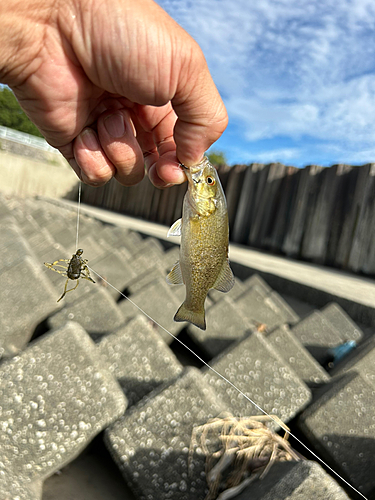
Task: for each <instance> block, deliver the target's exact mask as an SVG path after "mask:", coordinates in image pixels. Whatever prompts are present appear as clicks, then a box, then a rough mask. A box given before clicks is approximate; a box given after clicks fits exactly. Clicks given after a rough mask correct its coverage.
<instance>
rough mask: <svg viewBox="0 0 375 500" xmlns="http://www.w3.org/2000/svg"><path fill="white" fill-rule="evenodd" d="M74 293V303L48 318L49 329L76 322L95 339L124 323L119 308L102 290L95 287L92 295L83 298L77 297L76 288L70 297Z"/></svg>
mask: <svg viewBox="0 0 375 500" xmlns="http://www.w3.org/2000/svg"><path fill="white" fill-rule="evenodd" d="M92 286H95V285H94V284H92ZM77 291H78V293H77ZM74 293H75V294H76V301H74V302H72V303H71V304H66V305H65V307H64V308H63V309H61V310H60V311H59V312H57V313H56V314H54V315H53V316H51V317H49V318H48V326H49V327H50V328H51V329H52V328H59V327H61V326H63V325H64V324H65V323H66V322H67V321H76V322H77V323H79V324H80V325H81V326H82V327H83V328H84V329H85V330H86V331H87V332H88V333H89V334H90V335H91V336H93V337H97V336H99V335H105V334H106V333H109V332H112V331H113V330H116V329H117V328H119V326H121V325H122V324H123V323H124V321H125V319H124V316H123V315H122V314H121V311H120V309H119V307H118V306H117V305H116V303H115V301H114V300H113V298H112V297H111V296H110V295H109V294H108V292H107V291H106V290H105V289H104V288H99V287H97V288H96V289H95V291H93V292H92V293H90V294H87V295H83V296H80V295H79V288H77V290H74V292H71V294H70V295H73V294H74ZM70 299H72V297H70ZM83 299H85V300H83ZM63 300H65V299H63Z"/></svg>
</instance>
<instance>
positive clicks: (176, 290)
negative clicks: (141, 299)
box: [128, 262, 210, 306]
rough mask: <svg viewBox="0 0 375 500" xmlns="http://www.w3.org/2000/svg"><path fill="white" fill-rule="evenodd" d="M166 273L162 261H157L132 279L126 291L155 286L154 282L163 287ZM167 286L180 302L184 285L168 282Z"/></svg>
mask: <svg viewBox="0 0 375 500" xmlns="http://www.w3.org/2000/svg"><path fill="white" fill-rule="evenodd" d="M167 274H168V272H166V271H165V268H164V267H163V266H162V263H159V262H158V263H157V264H156V265H155V266H154V267H152V268H151V269H149V270H148V271H147V272H145V273H143V274H141V275H140V276H137V277H136V278H135V279H133V281H132V283H131V284H130V285H129V287H128V291H129V293H130V295H133V294H135V293H138V292H139V291H140V290H142V288H147V287H148V286H150V284H151V283H154V284H155V286H156V283H160V284H161V286H162V287H164V284H165V283H166V276H167ZM168 287H169V289H170V291H171V292H172V294H173V295H174V296H175V297H176V298H177V300H178V301H179V303H180V304H181V303H182V302H183V301H184V300H185V287H184V286H183V285H169V283H168ZM208 302H210V301H208ZM208 302H207V303H208ZM207 303H206V306H207Z"/></svg>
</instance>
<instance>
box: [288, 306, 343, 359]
mask: <svg viewBox="0 0 375 500" xmlns="http://www.w3.org/2000/svg"><path fill="white" fill-rule="evenodd" d="M292 333H293V335H295V336H296V338H297V339H298V340H299V341H300V342H301V344H303V345H304V346H305V347H306V349H307V350H308V351H309V352H310V354H311V355H312V356H313V357H314V358H315V359H316V360H317V361H318V362H319V363H320V364H321V365H324V364H325V362H326V359H327V350H328V349H329V348H330V347H335V346H337V345H339V344H341V343H342V341H343V338H342V336H341V335H340V332H339V331H338V330H337V329H336V328H335V327H334V326H333V325H332V323H331V322H330V321H328V319H327V318H326V317H325V316H324V315H323V314H322V313H321V312H320V311H314V312H313V313H311V314H310V315H309V316H307V318H305V319H303V320H302V321H300V322H299V323H298V324H297V325H295V326H293V328H292Z"/></svg>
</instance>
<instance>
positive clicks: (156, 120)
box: [0, 0, 227, 187]
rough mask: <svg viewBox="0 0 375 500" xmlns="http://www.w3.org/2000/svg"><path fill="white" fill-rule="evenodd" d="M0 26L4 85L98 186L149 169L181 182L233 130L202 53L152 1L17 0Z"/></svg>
mask: <svg viewBox="0 0 375 500" xmlns="http://www.w3.org/2000/svg"><path fill="white" fill-rule="evenodd" d="M0 19H1V22H2V26H3V29H2V32H1V34H0V81H1V82H3V83H6V84H8V85H9V86H10V87H11V88H12V90H13V91H14V93H15V95H16V97H17V98H18V100H19V102H20V104H21V106H22V107H23V109H24V110H25V111H26V113H27V114H28V116H29V117H30V119H31V120H32V121H33V122H34V123H35V124H36V125H37V126H38V128H39V129H40V130H41V132H42V133H43V135H44V136H45V137H46V139H47V141H48V142H49V143H50V144H51V145H53V146H55V147H57V148H58V149H59V150H60V151H61V152H62V154H63V155H64V156H65V157H66V158H67V159H68V161H69V162H70V164H71V165H72V167H73V168H74V170H75V171H76V173H77V174H78V176H79V177H80V178H82V180H83V181H84V182H86V183H88V184H90V185H102V184H104V183H105V182H107V181H108V180H109V179H110V178H111V177H116V179H117V180H118V181H119V182H121V183H122V184H125V185H131V184H135V183H137V182H139V181H140V180H141V179H142V177H143V175H144V164H145V165H146V169H147V171H148V175H149V177H150V179H151V181H152V182H153V183H154V184H155V185H157V186H160V187H163V186H166V185H169V184H177V183H180V182H182V181H183V180H184V174H183V172H182V171H181V169H180V168H179V166H178V165H179V162H181V163H184V164H185V165H187V166H189V165H192V164H194V163H197V162H198V161H199V160H200V159H201V158H202V156H203V154H204V152H205V151H206V150H207V149H208V148H209V146H210V145H211V144H212V143H213V142H214V141H216V140H217V139H218V138H219V137H220V135H221V134H222V132H223V131H224V129H225V127H226V124H227V114H226V111H225V107H224V105H223V102H222V100H221V98H220V96H219V93H218V91H217V89H216V87H215V85H214V83H213V81H212V78H211V76H210V73H209V71H208V68H207V64H206V61H205V59H204V56H203V54H202V52H201V50H200V48H199V46H198V45H197V44H196V42H195V41H194V40H193V39H192V38H191V37H190V36H189V35H188V34H187V33H186V32H185V31H184V30H183V29H182V28H181V27H180V26H179V25H178V24H177V23H175V22H174V21H173V20H172V19H171V18H170V17H169V16H168V14H167V13H166V12H165V11H164V10H163V9H161V8H160V7H159V6H158V5H157V4H156V3H154V2H153V1H152V0H68V1H64V2H62V1H61V0H56V1H53V0H31V1H29V0H28V1H27V2H26V0H13V1H12V2H11V3H8V5H4V4H3V5H2V6H0ZM121 126H122V127H123V134H121V131H122V129H121ZM108 130H109V131H112V135H111V134H110V133H109V132H108ZM116 135H117V137H115V136H116Z"/></svg>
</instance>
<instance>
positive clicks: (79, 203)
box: [76, 181, 82, 251]
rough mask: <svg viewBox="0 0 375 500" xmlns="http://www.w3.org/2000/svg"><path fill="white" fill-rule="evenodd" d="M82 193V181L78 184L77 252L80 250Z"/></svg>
mask: <svg viewBox="0 0 375 500" xmlns="http://www.w3.org/2000/svg"><path fill="white" fill-rule="evenodd" d="M81 192H82V182H81V181H79V184H78V205H77V233H76V251H77V250H78V235H79V213H80V210H81Z"/></svg>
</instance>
